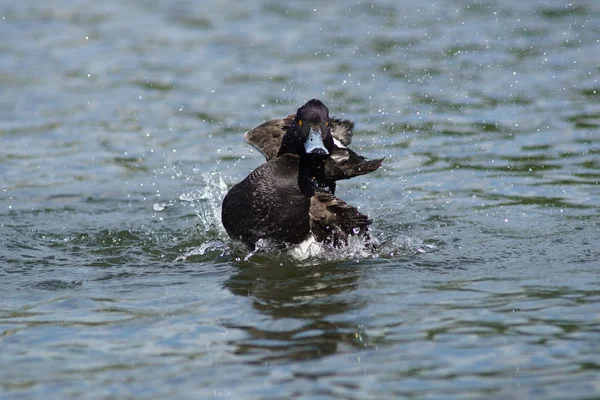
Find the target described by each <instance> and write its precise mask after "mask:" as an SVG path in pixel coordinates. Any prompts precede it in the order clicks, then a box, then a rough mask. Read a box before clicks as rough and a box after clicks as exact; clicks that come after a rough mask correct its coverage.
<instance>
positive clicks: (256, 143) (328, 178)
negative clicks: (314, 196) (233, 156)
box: [244, 114, 385, 194]
mask: <svg viewBox="0 0 600 400" xmlns="http://www.w3.org/2000/svg"><path fill="white" fill-rule="evenodd" d="M328 118H329V117H328ZM295 120H296V114H290V115H288V116H286V117H284V118H280V119H274V120H271V121H267V122H265V123H263V124H261V125H259V126H257V127H255V128H252V129H250V130H249V131H248V132H246V133H245V134H244V140H245V141H246V142H247V143H248V144H250V145H251V146H253V147H254V148H255V149H257V150H258V151H259V152H260V153H262V155H263V156H264V157H265V159H266V161H269V160H271V159H273V158H275V157H277V155H279V149H280V147H281V142H282V140H283V137H284V136H285V134H286V133H287V131H288V130H289V129H292V128H293V126H294V121H295ZM327 124H328V127H329V130H330V133H331V136H332V139H333V148H332V151H331V154H330V156H329V157H328V158H327V159H326V160H325V165H324V167H323V173H322V176H321V177H319V179H317V180H316V183H317V185H318V186H319V187H320V188H323V189H325V190H327V191H328V192H330V193H331V194H335V189H336V182H337V181H339V180H343V179H350V178H353V177H355V176H360V175H365V174H368V173H371V172H373V171H375V170H377V169H379V167H381V165H382V164H383V161H384V159H385V157H383V158H379V159H375V160H368V159H367V158H366V157H363V156H361V155H359V154H357V153H356V152H354V151H353V150H351V149H350V148H349V147H348V146H349V145H350V144H351V142H352V136H353V130H354V122H353V121H350V120H347V119H339V118H329V119H328V121H327Z"/></svg>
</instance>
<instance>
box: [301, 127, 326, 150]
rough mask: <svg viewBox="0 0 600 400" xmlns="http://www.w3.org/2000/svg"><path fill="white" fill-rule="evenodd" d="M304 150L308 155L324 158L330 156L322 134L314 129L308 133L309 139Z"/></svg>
mask: <svg viewBox="0 0 600 400" xmlns="http://www.w3.org/2000/svg"><path fill="white" fill-rule="evenodd" d="M304 149H305V150H306V154H314V155H324V156H326V155H328V154H329V151H327V149H326V148H325V143H323V139H322V138H321V132H320V131H315V130H313V129H311V130H310V132H309V133H308V139H306V142H305V143H304Z"/></svg>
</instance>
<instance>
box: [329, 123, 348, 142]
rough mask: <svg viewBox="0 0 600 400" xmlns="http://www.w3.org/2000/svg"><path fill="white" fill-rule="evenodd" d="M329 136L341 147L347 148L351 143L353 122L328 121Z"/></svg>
mask: <svg viewBox="0 0 600 400" xmlns="http://www.w3.org/2000/svg"><path fill="white" fill-rule="evenodd" d="M329 124H330V129H331V136H333V138H334V139H337V140H338V141H339V142H340V143H341V144H342V145H344V146H348V145H349V144H350V142H352V130H353V129H354V122H352V121H350V120H347V119H338V118H333V119H330V120H329Z"/></svg>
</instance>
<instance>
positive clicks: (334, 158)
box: [324, 146, 385, 181]
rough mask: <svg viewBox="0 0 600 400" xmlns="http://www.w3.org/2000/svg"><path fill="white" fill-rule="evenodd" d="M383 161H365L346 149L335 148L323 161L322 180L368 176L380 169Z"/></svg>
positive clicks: (380, 159) (378, 159)
mask: <svg viewBox="0 0 600 400" xmlns="http://www.w3.org/2000/svg"><path fill="white" fill-rule="evenodd" d="M384 159H385V157H384V158H377V159H375V160H367V159H366V158H365V157H363V156H361V155H359V154H357V153H356V152H354V151H352V150H350V149H349V148H347V147H337V146H336V147H335V148H334V150H333V152H332V154H331V157H329V158H328V159H327V160H326V161H325V170H324V178H325V180H326V181H339V180H342V179H350V178H353V177H355V176H359V175H364V174H368V173H369V172H373V171H375V170H377V169H378V168H379V167H381V165H382V164H383V160H384Z"/></svg>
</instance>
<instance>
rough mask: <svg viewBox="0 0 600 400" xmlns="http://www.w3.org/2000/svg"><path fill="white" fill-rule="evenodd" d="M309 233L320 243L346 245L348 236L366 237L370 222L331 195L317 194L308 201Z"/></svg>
mask: <svg viewBox="0 0 600 400" xmlns="http://www.w3.org/2000/svg"><path fill="white" fill-rule="evenodd" d="M309 214H310V226H311V232H312V233H313V234H314V235H315V236H316V238H317V240H318V241H320V242H326V243H333V244H334V245H335V246H339V245H341V244H345V243H347V240H348V236H351V235H364V236H368V233H367V231H368V226H369V225H370V224H371V220H370V219H369V217H368V216H366V215H364V214H361V213H360V212H359V211H358V209H356V207H353V206H351V205H349V204H348V203H346V202H345V201H343V200H340V199H338V198H337V197H335V196H334V195H332V194H331V193H325V192H317V193H315V195H314V196H312V197H311V199H310V209H309Z"/></svg>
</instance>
